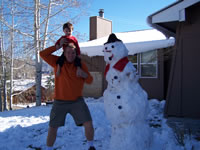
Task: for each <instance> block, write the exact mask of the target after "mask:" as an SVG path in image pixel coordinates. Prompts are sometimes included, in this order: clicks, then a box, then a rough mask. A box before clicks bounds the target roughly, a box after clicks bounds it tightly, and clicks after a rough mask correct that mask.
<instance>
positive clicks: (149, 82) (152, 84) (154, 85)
mask: <svg viewBox="0 0 200 150" xmlns="http://www.w3.org/2000/svg"><path fill="white" fill-rule="evenodd" d="M163 57H164V55H163V50H162V49H160V50H158V77H157V78H140V79H139V82H140V84H141V86H142V87H143V88H144V89H145V90H146V92H147V94H148V98H149V99H153V98H156V99H159V100H163V99H164V59H163Z"/></svg>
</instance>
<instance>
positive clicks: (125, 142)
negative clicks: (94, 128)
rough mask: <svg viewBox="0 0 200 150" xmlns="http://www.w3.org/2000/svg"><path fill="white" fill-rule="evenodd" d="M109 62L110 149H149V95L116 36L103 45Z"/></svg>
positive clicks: (107, 64)
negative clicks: (139, 81)
mask: <svg viewBox="0 0 200 150" xmlns="http://www.w3.org/2000/svg"><path fill="white" fill-rule="evenodd" d="M103 52H104V60H105V61H106V69H105V73H104V75H105V77H106V80H107V82H108V86H107V89H106V90H105V91H104V94H103V96H104V107H105V112H106V116H107V118H108V120H109V121H110V123H111V126H112V134H111V140H110V150H147V149H148V148H149V146H150V145H149V143H150V142H149V141H150V140H149V138H150V137H149V136H150V133H149V131H150V130H149V127H148V124H147V122H146V119H147V110H148V101H147V93H146V92H145V91H144V90H143V89H142V87H141V86H140V84H139V83H138V76H137V72H136V69H135V67H134V66H133V64H132V63H131V62H130V61H129V60H128V57H127V56H128V50H127V48H126V47H125V45H124V43H123V42H122V41H121V40H119V39H118V38H117V37H116V36H115V34H113V33H112V34H111V35H110V36H109V38H108V41H107V42H106V43H105V44H104V49H103Z"/></svg>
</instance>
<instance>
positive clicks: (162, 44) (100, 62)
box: [80, 16, 175, 100]
mask: <svg viewBox="0 0 200 150" xmlns="http://www.w3.org/2000/svg"><path fill="white" fill-rule="evenodd" d="M91 19H94V20H95V21H92V22H95V23H94V24H93V23H92V22H90V28H93V29H96V30H95V31H94V30H90V31H93V32H92V33H90V35H92V37H97V36H94V35H93V34H98V33H99V32H100V33H101V34H98V35H101V36H98V39H93V38H91V39H93V40H91V41H88V42H84V43H80V48H81V53H82V59H83V60H85V62H86V63H87V66H88V67H89V71H90V72H91V73H92V75H93V77H94V82H93V84H92V85H89V86H88V85H86V86H85V89H86V90H84V95H87V96H94V97H99V96H102V95H103V92H104V90H105V88H106V86H107V82H106V81H105V78H104V69H105V61H104V57H103V55H104V54H103V52H102V50H103V44H104V43H105V42H106V41H107V39H108V36H109V34H110V33H112V28H111V27H110V26H111V24H112V22H111V21H109V20H106V19H104V18H102V17H100V16H96V17H91V18H90V21H91ZM98 23H99V24H98ZM101 24H102V25H101ZM101 26H103V27H104V28H103V29H102V28H98V27H101ZM106 27H108V29H110V31H109V30H104V29H106ZM102 30H103V31H106V32H105V33H104V34H103V33H102ZM115 34H116V36H117V37H118V38H119V39H121V40H122V41H123V42H124V44H125V45H126V47H127V49H128V50H129V60H130V61H132V62H133V65H134V66H135V67H136V68H137V70H138V74H139V75H140V80H139V81H140V83H141V85H142V87H143V88H144V89H145V90H146V91H147V93H148V96H149V98H156V99H160V100H162V99H165V97H166V93H165V91H166V90H165V78H166V77H165V72H164V71H165V60H164V55H165V54H166V53H165V52H166V51H169V52H170V51H173V46H174V42H175V41H174V39H173V38H172V39H166V37H165V36H164V35H163V34H162V33H161V32H159V31H158V30H155V29H152V30H141V31H132V32H122V33H115ZM85 91H87V92H85Z"/></svg>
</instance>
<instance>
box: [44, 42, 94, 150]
mask: <svg viewBox="0 0 200 150" xmlns="http://www.w3.org/2000/svg"><path fill="white" fill-rule="evenodd" d="M61 47H63V48H64V56H65V60H64V61H63V66H62V68H61V70H60V75H59V76H57V77H56V75H55V91H54V93H55V95H54V99H55V100H54V103H53V107H52V109H51V114H50V122H49V130H48V136H47V149H48V150H52V149H53V145H54V143H55V140H56V136H57V130H58V128H59V127H60V126H64V124H65V117H66V115H67V113H70V114H71V115H72V117H73V119H74V121H75V123H76V125H77V126H84V129H85V136H86V139H87V141H88V145H89V149H88V150H95V148H94V146H93V138H94V128H93V124H92V118H91V115H90V112H89V109H88V107H87V105H86V103H85V102H84V99H83V98H82V90H83V85H84V83H85V82H86V83H88V84H91V83H92V81H93V78H92V76H91V75H90V73H89V72H88V69H87V66H86V65H85V63H84V62H82V61H81V66H82V67H81V68H80V67H77V62H76V57H77V54H76V47H75V44H74V43H67V41H66V39H61V41H60V43H59V44H58V45H56V46H52V47H49V48H46V49H45V50H43V51H41V52H40V56H41V57H42V58H43V59H44V60H45V61H46V62H47V63H48V64H49V65H51V66H52V67H53V68H54V74H56V71H57V66H58V65H57V64H56V61H57V59H58V56H55V55H53V54H52V53H53V52H55V51H56V50H58V49H60V48H61ZM79 63H80V62H79Z"/></svg>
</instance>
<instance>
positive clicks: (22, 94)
mask: <svg viewBox="0 0 200 150" xmlns="http://www.w3.org/2000/svg"><path fill="white" fill-rule="evenodd" d="M41 92H42V93H41V94H42V96H41V102H46V101H47V100H48V98H47V96H48V95H47V94H46V93H47V90H46V89H45V88H44V87H43V86H41ZM35 93H36V87H35V85H33V86H31V87H30V88H27V89H26V90H24V91H15V92H14V94H13V104H29V103H35V101H36V94H35Z"/></svg>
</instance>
